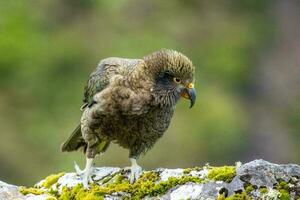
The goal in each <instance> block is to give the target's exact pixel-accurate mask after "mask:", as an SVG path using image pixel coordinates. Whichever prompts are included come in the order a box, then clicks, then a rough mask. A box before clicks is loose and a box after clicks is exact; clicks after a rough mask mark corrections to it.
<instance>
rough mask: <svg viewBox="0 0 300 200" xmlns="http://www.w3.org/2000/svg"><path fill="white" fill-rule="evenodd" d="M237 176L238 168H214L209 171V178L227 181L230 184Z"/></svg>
mask: <svg viewBox="0 0 300 200" xmlns="http://www.w3.org/2000/svg"><path fill="white" fill-rule="evenodd" d="M235 176H236V167H234V166H224V167H213V168H212V169H211V170H209V172H208V175H207V177H208V178H209V179H211V180H215V181H225V182H227V183H230V182H231V181H232V179H233V178H234V177H235Z"/></svg>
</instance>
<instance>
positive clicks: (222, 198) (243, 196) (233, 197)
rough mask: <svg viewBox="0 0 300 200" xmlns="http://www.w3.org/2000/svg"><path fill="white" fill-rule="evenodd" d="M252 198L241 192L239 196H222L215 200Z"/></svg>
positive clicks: (244, 199) (250, 199) (248, 199)
mask: <svg viewBox="0 0 300 200" xmlns="http://www.w3.org/2000/svg"><path fill="white" fill-rule="evenodd" d="M252 199H253V198H252V197H251V196H249V195H248V194H246V192H245V191H244V192H242V193H241V194H233V195H231V196H229V197H225V196H224V194H221V195H219V196H218V198H217V200H252Z"/></svg>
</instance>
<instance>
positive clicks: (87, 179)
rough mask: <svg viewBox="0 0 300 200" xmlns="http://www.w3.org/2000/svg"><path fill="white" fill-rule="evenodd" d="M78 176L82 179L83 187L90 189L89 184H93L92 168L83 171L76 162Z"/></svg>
mask: <svg viewBox="0 0 300 200" xmlns="http://www.w3.org/2000/svg"><path fill="white" fill-rule="evenodd" d="M74 165H75V171H76V174H77V175H79V176H80V177H81V179H82V184H83V187H84V188H86V189H89V188H90V186H89V183H92V182H93V180H92V171H93V169H92V167H85V169H84V170H81V169H80V167H79V166H78V164H77V163H76V162H74Z"/></svg>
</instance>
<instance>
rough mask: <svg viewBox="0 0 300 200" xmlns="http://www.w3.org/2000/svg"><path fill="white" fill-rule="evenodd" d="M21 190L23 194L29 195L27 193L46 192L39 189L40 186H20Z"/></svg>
mask: <svg viewBox="0 0 300 200" xmlns="http://www.w3.org/2000/svg"><path fill="white" fill-rule="evenodd" d="M19 191H20V192H21V193H22V194H23V195H27V194H35V195H40V194H45V193H46V191H45V190H42V189H38V188H33V187H30V188H26V187H20V188H19Z"/></svg>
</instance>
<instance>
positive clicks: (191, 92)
mask: <svg viewBox="0 0 300 200" xmlns="http://www.w3.org/2000/svg"><path fill="white" fill-rule="evenodd" d="M187 90H188V95H189V97H190V101H191V105H190V108H192V107H193V106H194V104H195V102H196V90H195V88H191V89H187Z"/></svg>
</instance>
